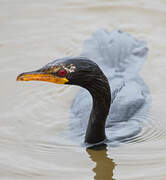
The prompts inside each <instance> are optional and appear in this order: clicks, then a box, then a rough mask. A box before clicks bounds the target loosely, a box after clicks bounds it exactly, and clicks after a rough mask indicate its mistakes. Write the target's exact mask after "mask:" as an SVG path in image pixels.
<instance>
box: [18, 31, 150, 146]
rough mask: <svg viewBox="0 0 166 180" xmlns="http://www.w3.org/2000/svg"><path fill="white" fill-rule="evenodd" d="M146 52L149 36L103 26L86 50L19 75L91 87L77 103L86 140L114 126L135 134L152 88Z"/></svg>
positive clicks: (92, 141)
mask: <svg viewBox="0 0 166 180" xmlns="http://www.w3.org/2000/svg"><path fill="white" fill-rule="evenodd" d="M146 54H147V47H146V43H145V42H144V41H140V40H137V39H135V38H134V37H132V36H130V35H129V34H127V33H124V32H121V31H116V30H115V31H112V32H111V33H110V32H107V31H105V30H103V29H100V30H98V31H96V32H95V33H94V34H93V35H92V37H91V38H89V39H87V40H86V41H85V42H84V44H83V52H82V54H81V56H76V57H65V58H60V59H57V60H54V61H53V62H51V63H48V64H47V65H45V66H43V67H42V68H40V69H38V70H35V71H31V72H25V73H21V74H20V75H19V76H18V77H17V80H18V81H33V80H35V81H47V82H52V83H56V84H65V85H77V86H80V87H82V88H84V89H86V90H87V91H85V90H81V92H80V93H79V94H78V96H77V97H76V98H75V100H74V102H73V104H72V113H73V114H74V118H75V121H73V122H76V121H77V122H76V123H75V125H76V126H75V129H77V130H76V131H79V133H80V132H83V133H84V134H85V142H86V143H88V144H96V143H100V142H103V141H105V140H106V139H109V137H108V138H107V136H106V129H109V128H112V130H111V131H110V132H111V133H112V135H111V136H114V134H116V135H115V139H120V138H122V137H125V138H129V137H130V136H133V135H135V134H137V133H138V132H139V131H140V126H139V123H138V122H140V117H142V119H143V118H144V117H143V116H144V115H145V114H146V112H147V108H146V107H147V106H146V105H147V104H148V102H149V91H148V88H147V86H146V85H145V83H144V82H143V80H142V79H141V78H140V76H139V74H138V73H139V71H140V69H141V67H142V64H143V62H144V60H145V57H146ZM87 92H89V94H90V95H91V97H92V99H91V98H90V96H89V94H88V93H87ZM110 107H111V108H110ZM145 109H146V110H145ZM88 116H89V117H88ZM138 117H139V118H138ZM127 122H128V123H127ZM126 123H127V124H126ZM78 124H79V125H78ZM80 126H81V128H78V127H80ZM125 127H127V128H126V129H124V128H125ZM73 128H74V127H73ZM116 131H117V132H118V133H116ZM108 136H110V135H109V133H108Z"/></svg>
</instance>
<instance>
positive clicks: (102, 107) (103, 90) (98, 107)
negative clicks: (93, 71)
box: [85, 74, 111, 144]
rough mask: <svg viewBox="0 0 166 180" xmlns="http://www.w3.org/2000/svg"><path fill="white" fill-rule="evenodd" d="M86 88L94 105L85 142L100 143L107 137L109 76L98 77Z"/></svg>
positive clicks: (109, 94)
mask: <svg viewBox="0 0 166 180" xmlns="http://www.w3.org/2000/svg"><path fill="white" fill-rule="evenodd" d="M86 89H88V91H89V92H90V94H91V95H92V98H93V106H92V110H91V114H90V117H89V122H88V127H87V130H86V135H85V143H90V144H94V143H99V142H101V141H104V140H105V139H106V134H105V123H106V119H107V115H108V113H109V109H110V103H111V91H110V86H109V83H108V80H107V78H106V77H105V75H104V74H103V77H102V78H99V79H96V81H95V82H94V83H91V85H89V86H88V87H87V88H86Z"/></svg>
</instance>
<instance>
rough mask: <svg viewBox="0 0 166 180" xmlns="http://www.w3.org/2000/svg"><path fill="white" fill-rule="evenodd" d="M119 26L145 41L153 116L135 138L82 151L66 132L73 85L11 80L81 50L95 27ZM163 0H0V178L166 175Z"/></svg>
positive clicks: (107, 179)
mask: <svg viewBox="0 0 166 180" xmlns="http://www.w3.org/2000/svg"><path fill="white" fill-rule="evenodd" d="M99 27H103V28H106V29H108V30H112V29H121V30H123V31H126V32H129V33H131V34H133V35H134V36H136V37H137V38H139V39H145V40H146V41H147V42H148V46H149V49H150V51H149V56H148V61H146V63H145V65H144V68H143V70H142V77H143V79H144V80H145V81H146V83H147V85H148V86H149V88H150V91H151V96H152V110H151V111H152V112H151V114H152V116H151V119H152V120H151V121H150V122H148V123H146V124H145V125H144V129H143V131H142V132H141V134H140V135H139V138H137V141H136V142H131V143H128V144H125V143H124V144H122V145H120V146H118V147H114V148H109V149H108V150H102V151H94V150H85V149H84V148H82V147H81V146H79V145H78V144H74V143H72V141H71V140H69V139H68V137H67V135H66V132H67V131H68V120H69V116H70V105H71V103H72V100H73V98H74V96H75V94H76V92H77V91H78V90H79V88H78V87H71V86H69V87H67V86H58V85H54V84H49V83H41V82H31V83H23V82H21V83H18V82H16V81H15V79H16V76H17V74H18V73H20V72H22V71H28V70H33V69H36V68H38V67H40V66H41V65H44V64H46V63H47V62H49V61H51V60H53V59H56V58H58V57H63V56H69V55H79V54H80V52H81V47H82V42H83V40H84V39H86V38H87V37H88V36H89V35H90V34H91V33H92V32H93V31H95V30H96V29H97V28H99ZM165 35H166V1H164V0H160V1H155V0H146V1H144V0H133V1H129V0H128V1H123V0H117V1H108V0H102V1H99V0H95V1H93V2H92V1H91V2H90V1H88V0H84V1H81V0H78V1H74V0H66V1H65V0H61V1H51V0H47V1H44V0H39V1H32V0H29V1H20V0H12V1H9V0H0V82H1V88H0V92H1V93H0V94H1V95H0V179H7V180H9V179H21V180H23V179H35V180H37V179H40V180H42V179H43V180H52V179H58V180H63V179H72V180H74V179H76V180H78V179H83V180H85V179H86V180H91V179H96V180H111V179H118V180H121V179H125V180H130V179H131V180H133V179H134V180H138V179H139V180H144V179H145V180H148V179H149V180H165V179H166V140H165V139H166V121H165V117H166V111H165V100H166V90H165V88H166V83H165V82H166V75H165V71H166V61H165V56H166V51H165V49H166V43H165Z"/></svg>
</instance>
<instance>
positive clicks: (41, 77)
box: [17, 71, 69, 84]
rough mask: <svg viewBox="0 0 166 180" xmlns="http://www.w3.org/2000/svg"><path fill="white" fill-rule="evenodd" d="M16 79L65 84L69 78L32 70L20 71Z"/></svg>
mask: <svg viewBox="0 0 166 180" xmlns="http://www.w3.org/2000/svg"><path fill="white" fill-rule="evenodd" d="M17 81H46V82H52V83H56V84H65V83H67V82H68V81H69V80H68V79H67V78H66V77H63V78H61V77H58V76H55V75H53V74H49V73H44V72H38V71H32V72H26V73H21V74H20V75H18V76H17Z"/></svg>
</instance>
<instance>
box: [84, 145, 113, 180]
mask: <svg viewBox="0 0 166 180" xmlns="http://www.w3.org/2000/svg"><path fill="white" fill-rule="evenodd" d="M86 151H87V153H88V154H89V157H90V159H91V160H92V161H93V162H95V163H96V166H95V168H93V172H94V173H95V176H94V180H115V179H113V170H114V167H115V163H114V162H113V160H112V159H110V158H109V157H108V156H107V147H106V145H102V146H100V147H96V148H87V149H86Z"/></svg>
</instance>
